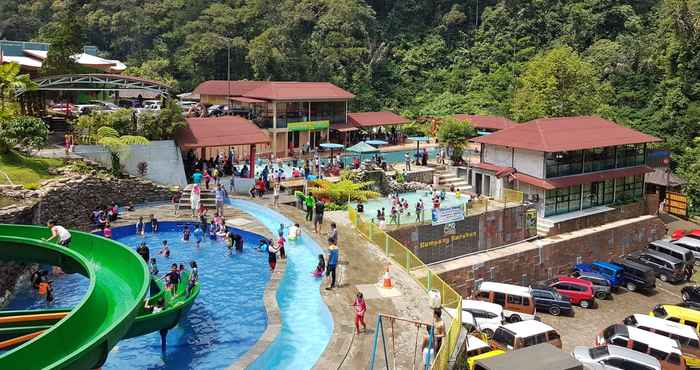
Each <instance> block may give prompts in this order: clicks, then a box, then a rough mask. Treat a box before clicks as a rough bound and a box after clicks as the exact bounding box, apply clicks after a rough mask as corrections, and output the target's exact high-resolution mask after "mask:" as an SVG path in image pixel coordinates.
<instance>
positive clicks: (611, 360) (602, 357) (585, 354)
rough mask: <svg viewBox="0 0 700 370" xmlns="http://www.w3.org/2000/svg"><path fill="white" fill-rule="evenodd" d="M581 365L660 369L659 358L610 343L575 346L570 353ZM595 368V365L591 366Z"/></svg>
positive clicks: (647, 369)
mask: <svg viewBox="0 0 700 370" xmlns="http://www.w3.org/2000/svg"><path fill="white" fill-rule="evenodd" d="M572 355H573V356H574V358H576V359H577V360H579V361H581V363H583V365H584V366H585V365H593V364H599V365H603V367H602V368H600V369H605V370H608V369H616V370H617V369H620V370H627V369H635V370H661V364H660V363H659V360H657V359H656V358H654V357H653V356H651V355H648V354H646V353H641V352H637V351H635V350H632V349H629V348H625V347H620V346H616V345H612V344H608V345H606V346H600V347H592V348H591V347H580V346H579V347H576V348H574V352H573V353H572ZM592 368H594V369H595V367H592Z"/></svg>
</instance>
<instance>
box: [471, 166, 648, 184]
mask: <svg viewBox="0 0 700 370" xmlns="http://www.w3.org/2000/svg"><path fill="white" fill-rule="evenodd" d="M471 166H472V167H474V168H479V169H482V170H486V171H491V172H494V173H496V174H498V173H503V174H504V175H503V176H506V174H507V175H508V176H511V178H512V179H514V180H518V181H520V182H524V183H526V184H530V185H534V186H537V187H540V188H543V189H545V190H553V189H559V188H566V187H569V186H575V185H581V184H589V183H592V182H599V181H605V180H612V179H617V178H621V177H627V176H640V175H644V174H645V173H647V172H652V171H653V170H652V169H651V168H650V167H648V166H635V167H626V168H616V169H612V170H607V171H598V172H591V173H582V174H579V175H571V176H563V177H555V178H552V179H540V178H538V177H534V176H530V175H526V174H524V173H521V172H517V171H515V170H511V169H510V168H509V167H502V166H497V165H494V164H490V163H472V165H471Z"/></svg>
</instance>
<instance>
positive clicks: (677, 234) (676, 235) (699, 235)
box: [671, 229, 700, 240]
mask: <svg viewBox="0 0 700 370" xmlns="http://www.w3.org/2000/svg"><path fill="white" fill-rule="evenodd" d="M684 236H687V237H689V238H695V239H700V229H693V230H688V231H685V230H682V229H678V230H676V231H674V232H673V234H671V240H678V239H680V238H682V237H684Z"/></svg>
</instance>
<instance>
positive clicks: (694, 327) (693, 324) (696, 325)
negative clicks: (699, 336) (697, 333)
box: [676, 320, 698, 330]
mask: <svg viewBox="0 0 700 370" xmlns="http://www.w3.org/2000/svg"><path fill="white" fill-rule="evenodd" d="M676 322H678V321H676ZM684 324H685V325H688V326H690V327H691V328H693V329H695V330H697V328H698V323H696V322H695V321H689V320H685V322H684Z"/></svg>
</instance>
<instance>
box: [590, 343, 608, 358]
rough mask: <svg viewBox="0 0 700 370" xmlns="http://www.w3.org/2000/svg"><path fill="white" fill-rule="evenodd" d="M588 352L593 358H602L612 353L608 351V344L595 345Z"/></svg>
mask: <svg viewBox="0 0 700 370" xmlns="http://www.w3.org/2000/svg"><path fill="white" fill-rule="evenodd" d="M588 353H589V354H590V355H591V358H592V359H597V358H601V357H603V356H607V355H609V354H610V352H608V347H607V346H602V347H593V348H591V349H590V350H588Z"/></svg>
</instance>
